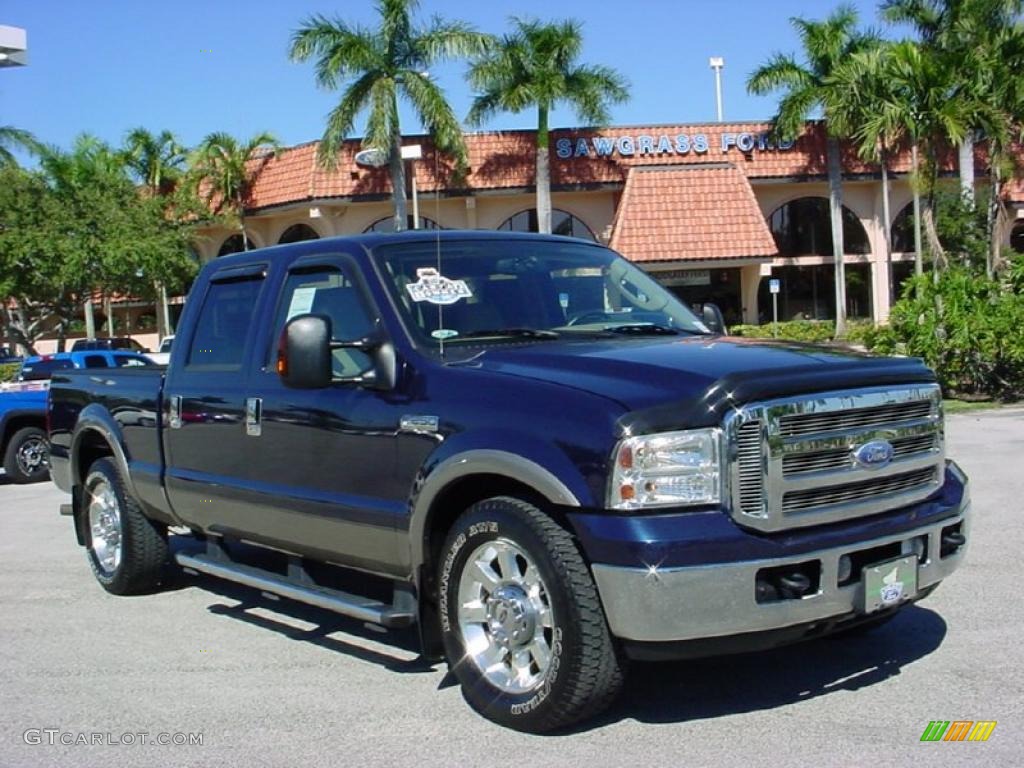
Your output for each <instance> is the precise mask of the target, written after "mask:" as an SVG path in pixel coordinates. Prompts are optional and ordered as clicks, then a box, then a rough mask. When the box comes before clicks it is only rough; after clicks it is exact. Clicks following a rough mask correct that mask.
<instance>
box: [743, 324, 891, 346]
mask: <svg viewBox="0 0 1024 768" xmlns="http://www.w3.org/2000/svg"><path fill="white" fill-rule="evenodd" d="M835 329H836V326H835V323H834V322H833V321H831V320H789V321H786V322H784V323H778V338H779V339H781V340H783V341H804V342H809V343H819V344H820V343H822V342H826V341H832V340H833V339H834V338H835ZM872 329H874V323H872V322H871V321H870V320H852V321H850V322H849V323H847V325H846V336H845V337H844V339H843V341H845V342H846V343H849V344H863V343H864V338H865V336H866V335H867V334H868V333H869V332H870V331H871V330H872ZM773 330H774V326H773V324H772V323H765V324H764V325H733V326H730V327H729V333H730V334H731V335H733V336H745V337H747V338H752V339H771V338H773V337H774V336H775V334H774V332H773Z"/></svg>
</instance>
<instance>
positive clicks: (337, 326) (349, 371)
mask: <svg viewBox="0 0 1024 768" xmlns="http://www.w3.org/2000/svg"><path fill="white" fill-rule="evenodd" d="M305 314H313V315H323V316H325V317H327V319H328V320H330V323H331V339H332V340H333V341H354V340H356V339H361V338H363V337H364V336H366V335H367V334H368V333H370V332H371V331H372V330H373V328H374V319H373V317H372V316H371V315H370V313H369V312H368V311H367V309H366V305H365V303H364V302H363V298H362V295H361V293H360V291H359V289H358V288H357V287H356V286H355V284H354V283H353V282H352V280H351V279H350V278H349V277H348V275H346V274H345V273H344V272H342V271H341V270H338V269H335V268H333V267H331V268H328V267H316V268H314V269H307V270H302V271H297V272H292V273H291V274H289V275H288V279H287V280H286V281H285V284H284V289H283V290H282V292H281V301H280V303H279V305H278V307H277V315H276V317H275V319H274V335H273V337H272V344H271V350H270V358H269V359H268V364H269V365H271V366H272V364H273V362H274V358H275V356H276V355H277V340H278V339H279V338H280V337H281V332H282V331H283V330H284V326H285V323H287V322H288V321H289V320H291V319H292V318H293V317H297V316H299V315H305ZM332 356H333V358H334V364H333V366H332V368H333V373H334V375H335V376H358V375H359V374H360V373H365V372H366V371H368V370H370V368H371V367H372V365H373V364H372V362H371V360H370V358H369V356H368V355H367V354H366V353H365V352H360V351H359V350H357V349H336V350H334V352H333V353H332Z"/></svg>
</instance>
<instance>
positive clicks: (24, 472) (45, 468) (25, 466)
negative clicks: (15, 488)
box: [4, 427, 50, 483]
mask: <svg viewBox="0 0 1024 768" xmlns="http://www.w3.org/2000/svg"><path fill="white" fill-rule="evenodd" d="M4 472H6V473H7V477H9V478H10V479H11V480H12V481H13V482H15V483H38V482H41V481H43V480H46V479H47V478H49V477H50V444H49V443H48V442H47V441H46V433H45V432H44V431H43V430H41V429H40V428H39V427H25V428H23V429H19V430H18V431H17V432H15V433H14V434H13V435H12V436H11V441H10V442H9V443H8V444H7V450H6V451H5V452H4Z"/></svg>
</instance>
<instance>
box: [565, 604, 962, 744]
mask: <svg viewBox="0 0 1024 768" xmlns="http://www.w3.org/2000/svg"><path fill="white" fill-rule="evenodd" d="M945 636H946V622H945V621H944V620H943V619H942V617H941V616H940V615H939V614H937V613H936V612H935V611H932V610H929V609H928V608H922V607H920V606H917V605H912V606H908V607H906V608H904V609H903V610H902V611H901V612H900V613H899V614H898V615H897V616H896V617H895V618H894V619H893V620H892V621H890V622H889V623H888V624H886V625H884V626H882V627H879V628H877V629H875V630H872V631H867V632H865V633H863V634H860V635H851V636H842V635H838V636H834V637H825V638H819V639H816V640H810V641H807V642H804V643H799V644H796V645H790V646H785V647H782V648H777V649H772V650H769V651H760V652H756V653H747V654H739V655H735V656H720V657H716V658H709V659H696V660H690V661H678V662H669V663H664V662H662V663H635V664H633V666H632V667H631V669H630V676H629V678H628V680H627V682H626V685H625V688H624V690H623V691H622V695H621V696H620V697H619V699H618V701H617V702H616V703H615V704H614V705H613V706H612V708H611V709H609V710H608V711H607V712H605V713H604V714H603V715H600V716H599V717H598V718H596V719H594V720H592V721H590V722H588V723H584V724H582V725H581V726H580V727H578V728H576V729H575V731H574V732H585V731H587V730H591V729H593V728H600V727H602V726H603V725H607V724H608V723H612V722H618V721H620V720H637V721H640V722H643V723H680V722H686V721H690V720H704V719H709V718H715V717H721V716H724V715H735V714H741V713H744V712H752V711H756V710H761V709H772V708H774V707H778V706H782V705H785V704H793V703H796V702H800V701H806V700H809V699H813V698H816V697H818V696H824V695H827V694H831V693H835V692H837V691H856V690H859V689H861V688H865V687H868V686H871V685H875V684H877V683H880V682H882V681H884V680H888V679H889V678H892V677H896V676H898V675H899V674H900V673H901V672H902V670H903V668H904V667H906V666H907V665H909V664H912V663H914V662H915V661H917V660H919V659H921V658H924V657H925V656H927V655H928V654H930V653H932V652H933V651H934V650H936V649H937V648H938V647H939V646H940V645H941V644H942V640H943V638H945Z"/></svg>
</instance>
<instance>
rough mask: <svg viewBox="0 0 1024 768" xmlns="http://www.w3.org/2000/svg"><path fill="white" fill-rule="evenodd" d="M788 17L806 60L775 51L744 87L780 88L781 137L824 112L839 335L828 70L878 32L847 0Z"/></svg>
mask: <svg viewBox="0 0 1024 768" xmlns="http://www.w3.org/2000/svg"><path fill="white" fill-rule="evenodd" d="M790 21H791V23H792V24H793V26H794V28H795V29H796V31H797V34H798V35H799V36H800V41H801V43H802V45H803V54H804V58H805V59H806V64H801V63H800V62H798V61H797V60H796V59H795V58H793V57H792V56H787V55H784V54H775V55H774V56H773V57H772V58H770V59H769V60H768V62H767V63H765V64H763V65H762V66H761V67H759V68H758V69H756V70H755V71H754V72H753V74H751V75H750V77H749V78H748V79H747V90H748V91H750V92H751V93H754V94H758V95H764V94H766V93H769V92H772V91H780V90H781V91H783V96H782V98H781V100H780V101H779V107H778V111H777V113H776V115H775V118H774V120H773V122H774V124H775V131H776V132H777V133H778V134H779V135H780V136H782V137H783V138H787V139H795V138H796V137H797V136H799V135H800V134H801V133H802V132H803V129H804V125H805V121H806V120H807V118H808V117H809V116H810V115H811V113H812V112H813V111H814V110H821V114H822V116H823V117H824V118H825V129H826V130H827V131H828V139H827V145H826V146H827V166H828V186H829V212H830V214H831V218H832V253H833V256H834V259H835V277H836V336H841V335H843V333H844V332H845V330H846V280H845V274H844V272H845V270H844V268H843V267H844V264H843V215H842V211H843V193H842V162H841V158H840V147H839V139H840V138H842V134H841V133H839V132H838V131H837V130H836V129H835V126H833V125H832V121H831V119H830V118H831V113H830V106H832V105H833V104H834V103H835V102H836V101H837V100H839V99H841V98H842V96H843V94H841V93H837V92H836V91H835V86H834V85H833V84H832V83H831V81H830V80H829V76H830V75H831V74H832V73H833V72H834V71H835V70H836V68H837V67H838V66H839V65H840V64H841V63H842V62H843V61H845V60H847V59H848V58H849V57H850V56H852V55H853V54H855V53H856V52H857V51H861V50H864V49H866V48H869V47H871V46H872V45H874V44H875V41H876V40H877V38H876V36H875V35H874V34H873V33H871V32H861V31H858V30H857V12H856V11H855V10H854V9H853V8H852V7H850V6H845V5H844V6H840V7H839V8H837V9H836V10H835V11H834V12H833V13H832V15H830V16H829V17H828V18H826V19H825V20H824V21H809V20H807V19H803V18H800V17H795V18H793V19H791V20H790Z"/></svg>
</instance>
